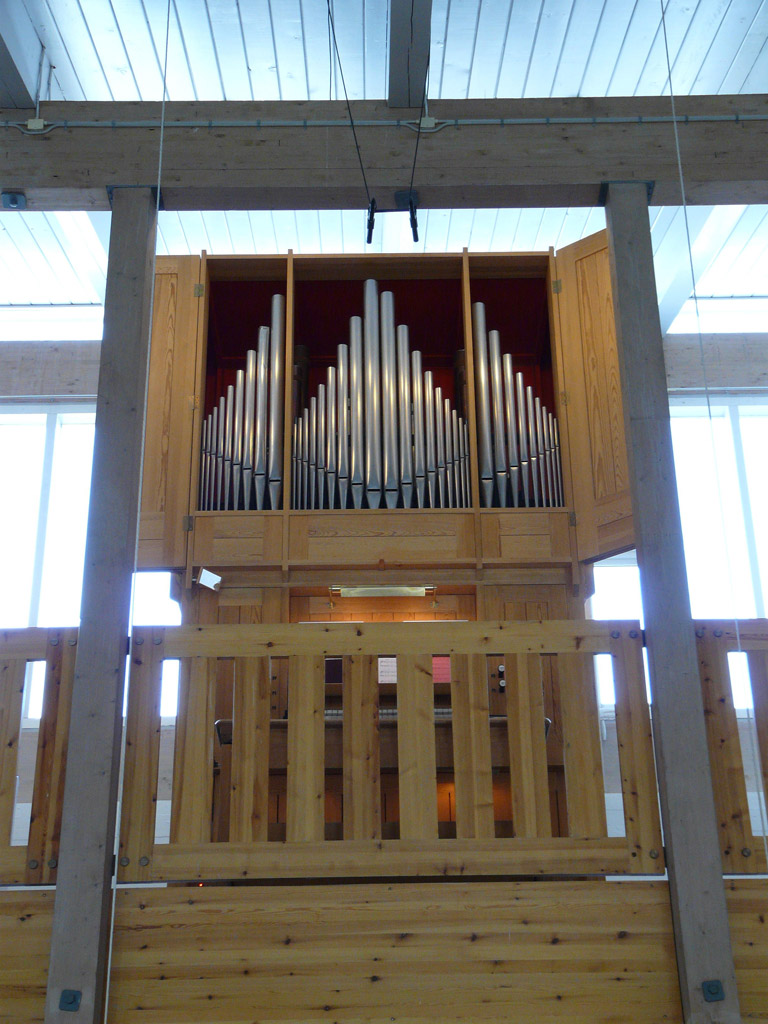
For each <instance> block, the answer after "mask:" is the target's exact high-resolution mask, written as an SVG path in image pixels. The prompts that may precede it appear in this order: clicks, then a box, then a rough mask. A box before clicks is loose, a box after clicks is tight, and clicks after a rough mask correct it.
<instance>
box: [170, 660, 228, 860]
mask: <svg viewBox="0 0 768 1024" xmlns="http://www.w3.org/2000/svg"><path fill="white" fill-rule="evenodd" d="M216 667H217V663H216V659H215V658H190V659H189V662H188V663H187V664H183V663H182V666H181V670H180V673H179V707H178V712H177V716H176V746H175V750H174V758H173V796H172V801H171V842H172V843H200V842H208V841H209V840H210V838H211V804H212V801H213V724H214V718H215V701H216V686H215V683H216Z"/></svg>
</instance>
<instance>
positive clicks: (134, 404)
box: [45, 188, 156, 1024]
mask: <svg viewBox="0 0 768 1024" xmlns="http://www.w3.org/2000/svg"><path fill="white" fill-rule="evenodd" d="M155 229H156V214H155V200H154V198H153V195H152V191H151V189H149V188H136V189H128V188H124V189H120V188H118V189H115V192H114V203H113V208H112V231H111V235H110V242H109V265H108V271H107V290H106V298H105V303H104V341H103V344H102V348H101V366H100V373H99V391H98V400H97V406H96V437H95V444H94V450H93V482H92V484H91V503H90V510H89V513H88V534H87V540H86V548H85V569H84V574H83V597H82V606H81V612H80V615H81V624H80V636H79V640H78V644H77V660H76V662H75V683H74V691H73V698H72V712H71V724H70V730H69V753H68V759H67V775H66V783H65V788H64V805H63V815H62V828H61V843H60V849H59V865H58V881H57V887H56V898H55V904H54V919H53V933H52V937H51V960H50V968H49V972H48V992H47V999H46V1009H45V1022H46V1024H54V1022H55V1024H97V1022H98V1024H101V1021H102V1020H103V1011H104V991H105V982H106V967H107V963H108V959H109V957H108V952H109V945H110V933H111V916H112V875H113V864H112V858H113V852H114V848H115V807H116V801H117V784H118V773H119V767H120V738H121V729H122V709H123V688H124V681H125V679H124V677H125V666H126V637H127V635H128V625H129V614H130V597H131V574H132V572H133V570H134V568H135V565H136V542H137V532H138V529H137V524H138V514H139V496H140V490H141V463H142V450H143V444H144V418H145V407H146V393H147V365H148V353H149V328H150V313H151V301H152V265H153V253H154V248H155ZM66 991H69V992H73V993H80V995H79V1004H80V1005H79V1009H77V1010H74V1009H73V1008H72V1007H73V1005H74V1003H76V1002H77V1000H78V996H77V995H75V996H73V997H71V999H70V1006H69V1008H68V1009H60V1003H61V1001H62V993H64V992H66ZM65 999H66V997H65Z"/></svg>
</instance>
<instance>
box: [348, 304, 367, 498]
mask: <svg viewBox="0 0 768 1024" xmlns="http://www.w3.org/2000/svg"><path fill="white" fill-rule="evenodd" d="M363 391H364V383H363V321H362V320H361V319H360V317H359V316H353V317H352V318H351V319H350V321H349V485H350V490H351V491H352V504H353V505H354V507H355V508H362V507H363V491H364V487H365V453H364V451H363V437H364V432H365V420H364V416H363Z"/></svg>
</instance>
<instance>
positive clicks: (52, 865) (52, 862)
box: [48, 857, 59, 868]
mask: <svg viewBox="0 0 768 1024" xmlns="http://www.w3.org/2000/svg"><path fill="white" fill-rule="evenodd" d="M58 863H59V862H58V861H57V860H56V858H55V857H51V859H50V860H49V861H48V867H49V868H55V867H56V865H57V864H58Z"/></svg>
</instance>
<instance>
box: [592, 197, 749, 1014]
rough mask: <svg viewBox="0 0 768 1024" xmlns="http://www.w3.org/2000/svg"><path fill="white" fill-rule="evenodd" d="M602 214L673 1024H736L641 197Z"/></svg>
mask: <svg viewBox="0 0 768 1024" xmlns="http://www.w3.org/2000/svg"><path fill="white" fill-rule="evenodd" d="M606 213H607V221H608V239H609V254H610V261H611V279H612V282H613V298H614V305H615V310H616V336H617V341H618V350H619V364H620V370H621V389H622V395H623V402H624V421H625V428H626V435H627V448H628V454H629V469H630V484H631V489H632V507H633V514H634V519H635V531H636V538H637V552H638V561H639V563H640V574H641V588H642V597H643V610H644V612H645V627H646V636H647V644H648V659H649V663H650V670H651V686H652V693H653V727H654V736H655V741H656V756H657V762H658V767H659V786H660V792H661V808H662V819H663V824H664V838H665V843H666V855H667V865H668V868H669V881H670V896H671V899H672V917H673V921H674V927H675V940H676V942H675V945H676V949H677V958H678V972H679V976H680V989H681V996H682V1003H683V1015H684V1019H685V1021H686V1022H690V1024H693V1022H696V1024H706V1022H715V1021H716V1022H717V1024H737V1022H738V1021H740V1020H741V1017H740V1015H739V1000H738V994H737V991H736V978H735V973H734V965H733V953H732V951H731V940H730V933H729V929H728V916H727V912H726V905H725V891H724V887H723V878H722V870H721V867H720V846H719V842H718V834H717V827H716V819H715V808H714V801H713V796H712V784H711V780H710V768H709V754H708V750H707V736H706V730H705V726H704V708H703V704H702V697H701V685H700V682H699V668H698V659H697V655H696V647H695V638H694V630H693V622H692V620H691V611H690V603H689V599H688V585H687V577H686V571H685V558H684V554H683V537H682V529H681V526H680V509H679V506H678V500H677V489H676V486H675V469H674V461H673V457H672V436H671V432H670V425H669V407H668V404H667V389H666V376H665V369H664V355H663V349H662V339H661V328H660V325H659V313H658V306H657V304H656V287H655V283H654V273H653V252H652V248H651V230H650V223H649V219H648V202H647V194H646V191H645V189H644V187H643V186H642V185H638V184H635V183H620V184H613V185H611V186H610V187H609V189H608V201H607V205H606ZM708 981H719V982H720V983H721V984H722V988H723V991H724V999H723V1000H721V1001H718V1002H707V1001H706V1000H705V999H704V993H703V989H702V985H703V984H704V982H708Z"/></svg>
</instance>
